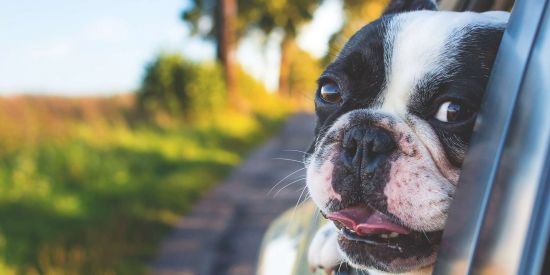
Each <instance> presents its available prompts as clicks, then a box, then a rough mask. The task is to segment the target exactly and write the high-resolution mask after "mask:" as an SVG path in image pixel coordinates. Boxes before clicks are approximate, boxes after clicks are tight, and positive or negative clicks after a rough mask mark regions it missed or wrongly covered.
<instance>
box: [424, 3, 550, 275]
mask: <svg viewBox="0 0 550 275" xmlns="http://www.w3.org/2000/svg"><path fill="white" fill-rule="evenodd" d="M548 9H549V6H548V1H540V0H526V1H517V2H516V6H515V7H514V10H513V12H512V16H511V18H510V22H509V25H508V28H507V30H506V32H505V34H504V36H503V39H502V43H501V48H500V49H499V54H498V56H497V59H496V61H495V65H494V67H493V68H494V69H493V72H492V75H491V79H490V82H489V85H488V88H487V93H486V96H485V99H484V103H483V106H482V110H481V113H480V115H479V117H478V121H477V124H476V127H477V131H476V133H475V134H474V136H473V137H472V143H471V145H470V149H469V153H468V156H467V158H466V160H465V162H464V167H463V173H462V175H461V180H460V187H459V189H458V191H457V194H456V196H455V200H454V201H453V205H452V206H451V209H450V213H449V217H448V221H447V226H446V229H445V232H444V237H443V243H442V247H441V250H440V253H439V257H438V261H437V264H436V269H435V272H434V273H436V274H450V273H457V274H467V273H476V274H477V273H489V272H492V273H493V274H540V271H541V268H542V263H543V262H544V254H545V250H546V246H547V242H548V232H549V230H548V227H549V220H550V218H549V211H550V209H549V206H548V204H549V202H548V197H549V196H550V193H549V187H548V184H549V180H548V171H549V144H550V108H548V107H547V106H548V104H550V97H549V95H550V94H548V87H550V85H549V83H548V81H549V79H550V68H549V65H550V64H549V63H548V62H547V57H548V56H549V55H550V47H549V38H548V35H549V31H550V30H549V29H548V28H549V26H548V25H549V24H550V23H549V20H550V19H549V17H550V15H549V11H548ZM546 274H547V273H546Z"/></svg>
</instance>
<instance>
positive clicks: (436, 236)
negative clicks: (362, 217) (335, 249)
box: [338, 228, 442, 273]
mask: <svg viewBox="0 0 550 275" xmlns="http://www.w3.org/2000/svg"><path fill="white" fill-rule="evenodd" d="M441 235H442V231H434V232H416V231H411V232H410V233H409V234H407V235H403V234H400V235H399V236H397V237H394V238H387V237H386V236H384V238H383V237H382V236H381V235H376V234H373V235H368V236H359V235H356V234H354V233H353V232H351V231H349V230H347V229H346V228H341V229H340V233H339V236H338V245H339V247H340V250H341V251H342V252H343V253H344V256H345V257H346V258H347V261H348V262H349V263H350V264H351V265H353V266H354V267H356V268H360V269H376V270H380V271H385V272H390V273H401V272H409V271H414V270H419V269H422V268H424V267H427V266H431V265H433V264H434V262H435V259H436V255H437V250H438V248H439V244H440V242H441Z"/></svg>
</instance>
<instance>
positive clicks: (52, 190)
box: [0, 66, 288, 274]
mask: <svg viewBox="0 0 550 275" xmlns="http://www.w3.org/2000/svg"><path fill="white" fill-rule="evenodd" d="M195 68H197V69H198V70H199V71H197V72H196V75H204V74H206V75H208V74H209V73H210V72H209V71H208V70H209V69H205V70H206V73H204V72H200V69H201V68H208V67H201V66H197V67H195ZM202 79H203V80H201V82H195V81H191V80H190V82H189V83H187V86H188V87H190V88H189V90H190V91H193V92H192V93H190V94H189V97H188V98H193V97H194V96H195V95H196V94H193V93H194V92H199V91H200V89H199V88H200V87H205V86H206V85H210V84H207V83H205V82H207V80H208V79H207V78H202ZM242 79H243V80H242V81H241V82H240V83H241V85H242V86H243V87H247V88H246V89H247V90H248V89H249V90H248V91H247V92H246V93H251V94H254V95H255V97H251V98H248V99H247V100H248V101H247V102H248V104H250V106H253V108H251V110H250V111H249V112H248V113H239V112H235V111H229V110H227V109H225V108H221V109H219V110H217V111H216V112H210V113H208V112H206V113H208V116H209V119H199V120H181V119H179V120H178V119H177V118H172V123H169V124H157V123H155V121H150V120H140V119H139V117H138V116H134V115H131V114H132V113H133V112H135V108H136V107H135V106H133V105H128V102H135V101H133V97H128V98H127V96H125V97H123V98H115V99H101V100H97V99H94V98H87V99H78V100H76V99H70V100H69V99H61V98H29V99H26V98H25V99H20V98H15V99H3V98H0V107H2V108H0V121H5V122H8V121H9V122H10V124H0V274H144V273H147V265H148V264H149V263H150V261H151V259H152V257H153V256H154V255H155V252H156V250H157V248H158V245H159V242H160V241H161V240H162V238H163V237H164V236H165V234H166V233H167V232H168V231H169V230H170V228H171V227H172V226H173V225H174V224H175V223H176V222H177V220H178V218H179V216H180V215H181V214H182V213H184V212H185V211H186V210H187V209H189V208H190V206H191V205H192V204H193V202H194V201H195V200H196V199H198V198H199V197H200V195H201V194H202V193H203V192H205V191H206V190H207V189H208V188H210V187H211V186H212V185H213V184H215V183H216V182H218V181H219V180H221V179H222V177H224V176H225V175H226V174H227V173H228V172H229V171H230V170H231V168H233V167H234V166H235V165H237V164H238V163H239V162H240V160H241V158H242V156H243V155H244V154H245V153H246V152H247V151H248V150H249V149H250V148H251V147H252V146H253V145H255V144H257V143H259V142H261V141H262V140H264V138H266V137H267V136H269V135H270V134H271V133H273V131H274V130H275V129H276V128H277V126H278V125H280V122H281V121H282V120H283V119H284V117H285V114H286V112H287V111H288V108H285V107H284V106H285V104H282V102H281V101H279V99H277V98H276V97H273V96H272V95H270V94H267V93H265V92H263V91H265V89H263V87H261V85H260V86H258V85H259V84H258V82H257V81H255V80H254V79H252V78H250V77H249V76H243V77H242ZM197 87H199V88H197ZM254 91H259V92H258V93H254ZM243 93H244V92H243ZM205 94H206V95H208V92H205ZM256 101H257V102H256ZM194 102H195V103H194V104H195V105H193V106H198V105H201V104H205V105H208V104H213V103H208V102H209V101H206V102H207V103H204V102H200V101H194ZM215 104H219V103H215ZM9 106H15V107H14V108H8V107H9ZM106 106H108V107H106ZM256 106H260V107H256ZM266 106H267V107H266ZM4 107H6V108H4ZM203 111H204V110H202V109H201V110H200V112H198V111H197V112H198V113H196V114H190V115H192V116H206V114H205V112H203ZM176 112H177V111H176ZM8 117H9V118H10V119H6V118H8ZM38 126H40V127H38ZM52 127H53V128H54V129H50V128H52ZM55 129H57V130H60V131H54V130H55ZM54 132H55V133H54ZM14 133H15V136H12V135H14ZM28 135H32V138H30V139H22V138H21V137H26V136H28ZM4 140H10V142H9V143H3V142H2V141H4ZM5 145H8V146H9V148H6V147H5Z"/></svg>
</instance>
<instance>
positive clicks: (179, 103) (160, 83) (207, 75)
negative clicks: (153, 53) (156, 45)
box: [138, 53, 227, 117]
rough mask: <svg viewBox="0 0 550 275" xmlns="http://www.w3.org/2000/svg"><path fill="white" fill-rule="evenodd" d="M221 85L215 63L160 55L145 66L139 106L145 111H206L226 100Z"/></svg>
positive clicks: (185, 114) (188, 115)
mask: <svg viewBox="0 0 550 275" xmlns="http://www.w3.org/2000/svg"><path fill="white" fill-rule="evenodd" d="M226 97H227V96H226V92H225V84H224V81H223V75H222V71H221V69H220V67H219V66H218V65H217V64H215V63H200V64H199V63H193V62H191V61H188V60H185V59H184V58H183V57H182V56H181V55H179V54H166V53H162V54H160V55H159V56H158V57H157V58H156V59H155V60H154V61H153V62H151V63H150V64H149V65H147V67H146V70H145V76H144V78H143V82H142V86H141V89H140V90H139V92H138V100H139V105H140V107H141V109H142V111H145V113H147V114H153V113H158V112H160V113H166V114H169V115H176V116H179V115H183V116H185V117H190V116H194V115H197V114H199V113H204V114H208V113H210V112H211V111H213V110H215V109H218V108H220V107H223V106H224V105H225V102H226Z"/></svg>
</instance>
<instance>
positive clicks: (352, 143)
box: [306, 0, 508, 272]
mask: <svg viewBox="0 0 550 275" xmlns="http://www.w3.org/2000/svg"><path fill="white" fill-rule="evenodd" d="M435 10H436V5H435V4H434V2H432V1H430V0H412V1H406V0H397V1H393V2H392V3H390V5H389V7H388V8H387V9H386V12H385V13H384V15H383V16H382V17H381V18H379V19H378V20H376V21H374V22H372V23H370V24H368V25H366V26H365V27H363V28H362V29H361V30H359V31H358V32H357V33H356V34H355V35H354V36H353V37H351V39H350V40H349V41H348V42H347V44H346V45H345V46H344V48H343V50H342V51H341V52H340V53H339V55H338V56H337V57H336V59H335V60H334V62H333V63H331V64H330V65H328V66H327V68H326V69H325V71H324V72H323V73H322V75H321V77H320V78H319V88H318V90H317V93H316V96H315V107H316V113H317V116H318V121H317V129H316V140H315V142H314V143H313V145H312V146H311V148H310V151H309V153H310V155H309V157H308V158H307V161H306V163H307V185H308V188H309V192H310V194H311V197H312V198H313V200H314V201H315V203H316V204H317V205H318V207H319V208H320V209H321V211H322V212H323V213H324V214H325V215H326V216H327V217H328V218H329V219H331V220H333V221H334V223H335V224H336V226H337V227H338V228H340V229H341V231H340V236H339V239H338V243H339V248H340V249H341V251H342V252H343V255H344V256H345V257H346V259H347V260H348V262H350V263H351V264H352V265H354V266H356V267H359V268H362V269H377V270H382V271H389V272H403V271H409V270H414V269H418V268H422V267H426V266H429V265H432V264H433V263H434V261H435V257H436V252H437V249H438V246H439V242H440V238H441V232H442V230H443V227H444V225H445V220H446V217H447V211H448V207H449V203H450V202H451V200H452V197H453V194H454V191H455V189H456V184H457V182H458V177H459V173H460V169H461V165H462V161H463V159H464V154H465V152H466V148H467V146H468V142H469V138H470V135H471V133H472V130H473V126H474V121H475V117H476V112H477V111H478V108H479V107H480V103H481V98H482V96H483V92H484V89H485V86H486V84H487V80H488V77H489V72H490V70H491V67H492V65H493V61H494V58H495V55H496V52H497V48H498V45H499V43H500V39H501V37H502V34H503V31H504V28H505V25H506V21H507V18H508V16H507V13H481V14H480V13H470V12H463V13H457V12H440V11H435Z"/></svg>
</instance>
